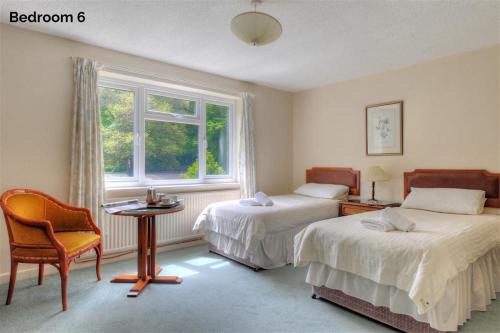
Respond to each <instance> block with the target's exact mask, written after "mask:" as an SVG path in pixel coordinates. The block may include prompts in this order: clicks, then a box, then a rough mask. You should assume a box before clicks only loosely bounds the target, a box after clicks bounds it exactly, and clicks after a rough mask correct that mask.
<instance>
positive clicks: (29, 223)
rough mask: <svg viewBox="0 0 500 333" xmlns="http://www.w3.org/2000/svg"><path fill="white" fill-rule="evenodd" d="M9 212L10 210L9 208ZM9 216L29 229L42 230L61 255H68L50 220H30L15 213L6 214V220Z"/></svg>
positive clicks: (43, 245) (35, 244)
mask: <svg viewBox="0 0 500 333" xmlns="http://www.w3.org/2000/svg"><path fill="white" fill-rule="evenodd" d="M7 210H9V209H8V208H7ZM7 216H8V217H9V218H11V219H13V220H14V221H16V222H18V223H20V224H22V225H24V226H26V227H29V228H37V229H42V230H43V231H44V234H45V237H47V239H48V240H49V241H50V243H51V244H52V246H53V247H54V248H55V249H56V250H57V251H58V252H59V253H60V254H64V253H66V249H65V248H64V246H63V244H62V243H61V242H60V241H59V240H58V239H57V238H56V235H55V233H54V228H53V227H52V223H50V221H48V220H30V219H26V218H24V217H21V216H18V215H15V214H14V213H13V212H6V218H7ZM14 245H16V246H26V245H27V246H29V247H36V246H38V247H46V246H47V244H37V243H29V244H25V243H22V244H18V243H15V242H14Z"/></svg>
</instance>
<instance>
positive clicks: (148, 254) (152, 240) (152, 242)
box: [111, 216, 182, 297]
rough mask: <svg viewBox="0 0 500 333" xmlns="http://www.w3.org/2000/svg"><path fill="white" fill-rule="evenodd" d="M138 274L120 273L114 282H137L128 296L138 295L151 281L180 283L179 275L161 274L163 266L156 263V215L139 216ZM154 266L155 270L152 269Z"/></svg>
mask: <svg viewBox="0 0 500 333" xmlns="http://www.w3.org/2000/svg"><path fill="white" fill-rule="evenodd" d="M137 234H138V255H137V271H138V274H123V275H118V276H117V277H115V278H114V279H113V280H111V282H112V283H135V285H134V286H133V287H132V289H130V290H129V292H128V294H127V296H128V297H137V296H139V294H140V293H141V292H142V291H143V290H144V289H145V288H146V287H147V286H148V284H150V283H163V284H179V283H182V278H181V277H178V276H161V275H158V274H159V273H160V272H161V267H160V266H156V265H155V260H156V226H155V218H154V216H147V217H144V216H141V217H139V218H138V230H137ZM153 267H154V270H153V269H152V268H153Z"/></svg>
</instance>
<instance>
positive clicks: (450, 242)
mask: <svg viewBox="0 0 500 333" xmlns="http://www.w3.org/2000/svg"><path fill="white" fill-rule="evenodd" d="M404 178H405V188H404V191H405V197H406V196H407V195H408V194H409V193H410V189H411V188H462V189H478V190H483V191H484V192H485V194H486V199H487V200H486V205H485V206H486V208H485V209H484V211H483V212H482V214H478V215H462V214H450V213H439V212H433V211H426V210H420V209H409V208H393V209H396V210H397V212H398V213H399V214H401V215H402V216H404V217H405V218H408V219H409V220H411V221H413V222H415V224H416V228H415V230H414V231H412V232H380V231H373V230H369V229H366V228H364V227H363V226H362V224H361V223H360V221H361V219H364V218H370V217H371V218H373V217H376V216H377V215H378V214H380V212H377V211H375V212H368V213H363V214H357V215H350V216H345V217H340V218H336V219H329V220H325V221H320V222H316V223H313V224H311V225H309V226H308V227H307V228H306V229H304V230H303V231H302V232H301V233H299V234H298V235H297V236H296V238H295V258H294V260H295V264H296V265H298V266H301V265H309V269H308V273H307V277H306V282H307V283H308V284H310V285H312V288H313V298H318V297H319V298H323V299H326V300H329V301H331V302H334V303H337V304H339V305H341V306H344V307H346V308H349V309H351V310H353V311H356V312H359V313H361V314H363V315H365V316H368V317H371V318H373V319H376V320H378V321H380V322H383V323H385V324H388V325H391V326H393V327H395V328H397V329H400V330H403V331H406V332H439V331H456V330H457V329H458V327H459V326H460V325H462V324H463V323H465V322H466V321H467V320H468V319H470V317H471V312H472V311H485V310H486V307H487V305H488V304H490V303H491V300H492V299H495V298H496V292H499V291H500V212H499V210H498V207H500V201H499V197H500V180H499V178H500V174H491V173H488V172H486V171H482V170H415V171H414V172H409V173H405V175H404Z"/></svg>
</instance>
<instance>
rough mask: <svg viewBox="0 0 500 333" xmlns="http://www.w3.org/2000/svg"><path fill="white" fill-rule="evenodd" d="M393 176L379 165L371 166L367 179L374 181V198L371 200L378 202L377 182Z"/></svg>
mask: <svg viewBox="0 0 500 333" xmlns="http://www.w3.org/2000/svg"><path fill="white" fill-rule="evenodd" d="M390 178H391V177H390V176H389V175H388V174H387V173H386V172H385V171H384V169H382V168H381V167H380V166H378V165H374V166H371V167H370V168H369V169H368V171H367V172H366V179H367V180H369V181H371V182H372V198H371V199H370V202H378V201H377V200H376V199H375V182H383V181H386V180H389V179H390Z"/></svg>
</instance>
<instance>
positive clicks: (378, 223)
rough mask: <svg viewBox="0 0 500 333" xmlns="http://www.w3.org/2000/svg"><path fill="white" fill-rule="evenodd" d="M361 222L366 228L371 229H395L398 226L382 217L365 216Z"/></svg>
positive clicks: (386, 230)
mask: <svg viewBox="0 0 500 333" xmlns="http://www.w3.org/2000/svg"><path fill="white" fill-rule="evenodd" d="M361 224H362V225H363V226H364V227H365V228H366V229H370V230H377V231H384V232H388V231H394V230H396V228H395V227H394V226H393V225H392V224H390V223H387V222H385V221H384V220H382V219H381V218H364V219H362V220H361Z"/></svg>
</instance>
